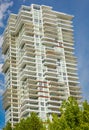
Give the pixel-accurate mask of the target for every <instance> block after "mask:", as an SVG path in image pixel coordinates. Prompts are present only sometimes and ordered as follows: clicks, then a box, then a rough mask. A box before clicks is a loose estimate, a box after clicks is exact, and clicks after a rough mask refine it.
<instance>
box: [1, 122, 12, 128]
mask: <svg viewBox="0 0 89 130" xmlns="http://www.w3.org/2000/svg"><path fill="white" fill-rule="evenodd" d="M3 130H12V127H11V123H9V122H8V123H7V124H6V126H5V128H3Z"/></svg>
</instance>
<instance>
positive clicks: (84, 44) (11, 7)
mask: <svg viewBox="0 0 89 130" xmlns="http://www.w3.org/2000/svg"><path fill="white" fill-rule="evenodd" d="M30 4H40V5H48V6H52V7H53V10H56V11H59V12H64V13H68V14H72V15H74V20H73V25H74V44H75V55H76V56H77V58H78V60H77V61H78V66H77V68H78V75H79V81H80V86H81V88H82V93H83V94H82V95H83V99H84V100H85V99H87V100H88V101H89V0H0V82H2V83H3V82H4V75H3V74H2V73H1V70H2V69H1V66H2V64H3V56H1V45H2V41H3V31H4V29H5V27H6V24H7V19H8V17H9V15H10V13H18V11H19V9H20V7H21V5H27V6H30ZM2 92H3V86H2V85H0V125H1V126H3V124H4V123H3V122H4V111H3V109H2V97H1V94H2Z"/></svg>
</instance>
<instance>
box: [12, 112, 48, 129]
mask: <svg viewBox="0 0 89 130" xmlns="http://www.w3.org/2000/svg"><path fill="white" fill-rule="evenodd" d="M14 130H46V128H45V126H44V125H43V122H42V120H41V119H40V118H39V117H38V116H37V114H36V113H31V116H30V117H27V118H26V119H22V120H21V121H20V123H18V124H16V126H15V128H14Z"/></svg>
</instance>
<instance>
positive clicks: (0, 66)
mask: <svg viewBox="0 0 89 130" xmlns="http://www.w3.org/2000/svg"><path fill="white" fill-rule="evenodd" d="M2 65H3V63H1V64H0V73H1V72H2Z"/></svg>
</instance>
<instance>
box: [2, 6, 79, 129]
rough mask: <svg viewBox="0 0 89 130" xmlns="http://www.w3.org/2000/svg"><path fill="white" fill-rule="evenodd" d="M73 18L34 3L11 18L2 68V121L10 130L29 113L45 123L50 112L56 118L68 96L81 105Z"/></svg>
mask: <svg viewBox="0 0 89 130" xmlns="http://www.w3.org/2000/svg"><path fill="white" fill-rule="evenodd" d="M72 19H73V16H72V15H68V14H65V13H61V12H57V11H54V10H52V7H49V6H45V5H41V6H40V5H35V4H32V5H31V6H30V7H29V6H22V7H21V9H20V10H19V13H18V14H11V15H10V17H9V20H8V24H7V27H6V29H5V31H4V40H3V45H2V52H3V54H4V55H5V62H4V65H3V67H2V68H3V73H4V74H5V84H6V86H5V87H6V90H5V92H4V94H3V101H4V103H3V104H4V109H5V118H6V122H7V121H10V122H11V123H12V126H13V124H14V123H17V122H18V121H19V120H20V119H21V118H24V117H27V116H29V115H30V113H31V112H36V113H37V114H38V115H39V117H41V118H42V119H44V120H45V119H46V118H47V117H50V118H51V114H52V113H56V114H58V115H60V111H59V107H60V105H61V102H62V101H63V100H66V99H67V98H68V97H69V96H72V97H75V98H76V99H77V101H80V100H81V90H80V87H79V82H78V76H77V69H76V65H77V61H76V57H75V56H74V47H73V46H74V38H73V26H72Z"/></svg>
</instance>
